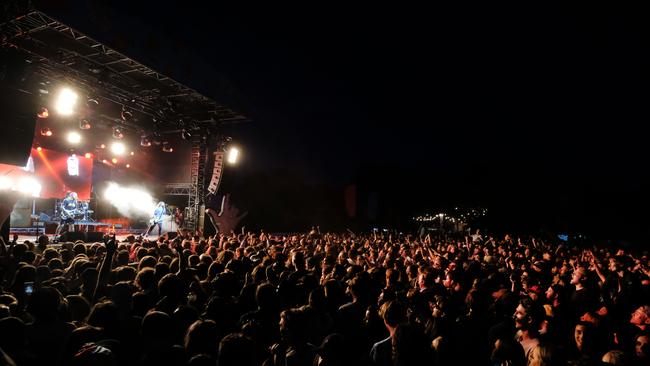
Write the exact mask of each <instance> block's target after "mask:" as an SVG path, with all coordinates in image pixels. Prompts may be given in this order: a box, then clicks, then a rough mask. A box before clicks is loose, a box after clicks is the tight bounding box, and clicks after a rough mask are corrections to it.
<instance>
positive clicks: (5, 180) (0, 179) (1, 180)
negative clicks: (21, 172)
mask: <svg viewBox="0 0 650 366" xmlns="http://www.w3.org/2000/svg"><path fill="white" fill-rule="evenodd" d="M13 185H14V182H13V181H12V180H11V178H9V177H7V176H6V175H2V176H0V190H1V189H11V187H13Z"/></svg>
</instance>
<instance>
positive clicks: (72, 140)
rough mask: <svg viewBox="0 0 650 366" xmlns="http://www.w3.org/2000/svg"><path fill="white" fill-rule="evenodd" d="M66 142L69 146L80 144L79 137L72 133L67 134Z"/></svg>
mask: <svg viewBox="0 0 650 366" xmlns="http://www.w3.org/2000/svg"><path fill="white" fill-rule="evenodd" d="M68 142H69V143H71V144H78V143H79V142H81V135H80V134H78V133H77V132H74V131H71V132H68Z"/></svg>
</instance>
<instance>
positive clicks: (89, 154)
mask: <svg viewBox="0 0 650 366" xmlns="http://www.w3.org/2000/svg"><path fill="white" fill-rule="evenodd" d="M84 157H85V158H86V159H90V158H92V157H93V154H91V153H86V154H85V155H84Z"/></svg>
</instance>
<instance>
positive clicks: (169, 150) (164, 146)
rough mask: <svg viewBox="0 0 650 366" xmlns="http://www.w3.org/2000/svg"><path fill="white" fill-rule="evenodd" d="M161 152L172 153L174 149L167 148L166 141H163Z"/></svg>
mask: <svg viewBox="0 0 650 366" xmlns="http://www.w3.org/2000/svg"><path fill="white" fill-rule="evenodd" d="M162 151H164V152H174V148H173V147H171V146H169V143H168V142H167V141H165V142H163V147H162Z"/></svg>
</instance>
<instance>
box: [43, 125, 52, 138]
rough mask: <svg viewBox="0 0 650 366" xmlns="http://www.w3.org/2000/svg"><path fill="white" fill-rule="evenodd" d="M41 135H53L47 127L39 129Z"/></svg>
mask: <svg viewBox="0 0 650 366" xmlns="http://www.w3.org/2000/svg"><path fill="white" fill-rule="evenodd" d="M41 135H42V136H46V137H50V136H52V135H53V133H52V130H50V128H49V127H45V128H42V129H41Z"/></svg>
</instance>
